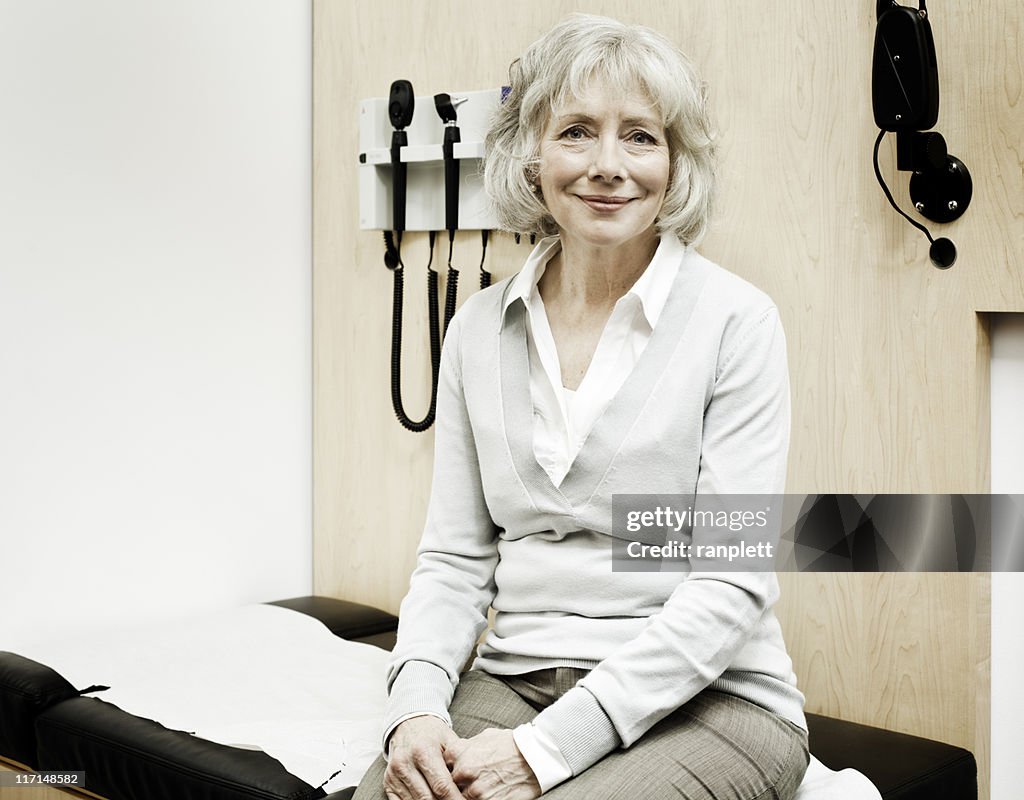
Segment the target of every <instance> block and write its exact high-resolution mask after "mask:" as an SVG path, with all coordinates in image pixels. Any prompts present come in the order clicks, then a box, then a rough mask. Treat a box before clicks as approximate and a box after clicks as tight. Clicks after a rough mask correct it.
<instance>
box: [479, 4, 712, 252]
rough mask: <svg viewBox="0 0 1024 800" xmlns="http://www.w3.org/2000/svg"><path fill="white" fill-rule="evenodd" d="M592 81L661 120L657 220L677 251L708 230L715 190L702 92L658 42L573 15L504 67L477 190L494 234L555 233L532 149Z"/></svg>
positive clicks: (686, 65)
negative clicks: (636, 97)
mask: <svg viewBox="0 0 1024 800" xmlns="http://www.w3.org/2000/svg"><path fill="white" fill-rule="evenodd" d="M595 78H597V79H601V80H603V81H605V82H607V83H608V85H609V86H611V87H613V88H615V89H618V90H621V91H622V92H623V93H624V94H625V93H632V92H636V91H637V89H639V90H640V91H642V92H643V93H644V94H645V95H646V96H647V99H648V100H650V101H651V103H652V104H653V105H654V107H655V108H656V109H657V110H658V111H659V112H660V113H661V117H662V124H663V126H664V128H665V133H666V136H667V141H668V146H669V154H670V163H671V166H670V170H669V187H668V191H667V193H666V195H665V202H664V204H663V205H662V207H661V211H660V213H659V215H658V219H657V223H656V225H657V230H658V232H659V233H661V234H666V233H673V234H675V235H676V237H677V238H678V239H679V241H681V242H682V243H683V244H693V243H695V242H698V241H700V239H701V238H702V237H703V235H704V233H705V232H706V230H707V227H708V221H709V218H710V216H711V205H712V199H713V195H714V188H715V135H714V132H713V130H712V126H711V122H710V119H709V117H708V113H707V92H706V88H705V86H704V84H703V83H702V82H701V80H700V78H699V77H698V75H697V73H696V70H695V69H694V67H693V65H692V64H691V63H690V60H689V59H688V58H687V57H686V56H685V55H684V54H683V53H682V52H681V51H680V50H679V48H677V47H676V46H675V45H674V44H672V42H670V41H669V40H668V39H666V38H665V37H664V36H662V35H661V34H658V33H656V32H654V31H652V30H651V29H650V28H645V27H643V26H641V25H625V24H623V23H621V22H618V21H617V20H614V19H610V18H608V17H598V16H593V15H589V14H574V15H572V16H570V17H568V18H567V19H565V20H563V21H562V22H560V23H559V24H558V25H556V26H555V27H554V28H552V29H551V30H550V31H549V32H548V33H546V34H545V35H544V36H543V37H541V38H540V39H538V40H537V41H536V42H534V43H533V44H532V45H530V47H529V48H527V50H526V52H524V53H523V54H522V55H521V56H520V57H519V58H517V59H516V60H515V61H513V62H512V64H511V65H510V67H509V84H510V86H511V91H510V92H509V94H508V96H507V97H506V98H505V100H504V102H502V103H501V104H500V106H499V107H498V110H497V111H496V112H495V116H494V118H493V119H492V121H491V126H490V129H489V130H488V132H487V137H486V139H485V145H486V152H487V155H486V158H485V161H484V187H485V189H486V191H487V194H488V196H489V198H490V201H491V203H492V205H493V207H494V210H495V213H496V215H497V217H498V220H499V222H500V224H501V226H502V227H503V228H505V229H506V230H510V231H518V232H521V233H540V234H542V235H552V234H556V233H558V225H557V223H556V222H555V220H554V218H553V217H552V216H551V214H550V213H549V212H548V210H547V207H546V206H545V205H544V202H543V199H542V198H541V197H540V195H539V193H538V192H535V191H531V187H532V186H533V184H534V182H535V180H536V178H537V175H538V174H539V170H540V143H541V137H542V135H543V132H544V128H545V127H546V125H547V123H548V119H549V118H550V115H551V114H552V112H553V111H554V109H555V108H557V107H558V106H560V105H561V104H563V103H564V102H565V101H566V100H567V99H568V98H569V97H570V96H574V97H579V96H581V95H582V94H583V93H584V92H585V90H586V88H587V86H588V85H589V84H590V82H591V81H592V80H594V79H595Z"/></svg>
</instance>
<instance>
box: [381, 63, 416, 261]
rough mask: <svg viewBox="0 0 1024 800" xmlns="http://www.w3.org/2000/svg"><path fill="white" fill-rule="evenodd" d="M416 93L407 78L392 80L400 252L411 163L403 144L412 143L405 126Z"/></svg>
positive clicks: (394, 226) (394, 214)
mask: <svg viewBox="0 0 1024 800" xmlns="http://www.w3.org/2000/svg"><path fill="white" fill-rule="evenodd" d="M415 106H416V97H415V96H414V95H413V93H412V84H411V83H410V82H409V81H406V80H397V81H395V82H394V83H392V84H391V94H390V97H389V98H388V117H389V118H390V119H391V125H392V127H393V128H394V129H395V130H394V131H393V132H392V133H391V230H393V231H394V232H395V239H396V243H397V245H398V250H399V252H400V251H401V248H402V232H403V231H404V230H405V186H406V174H407V171H408V166H407V165H406V163H405V162H404V161H402V148H403V147H406V146H408V144H409V136H408V135H407V134H406V132H405V128H406V127H407V126H408V125H409V123H410V122H412V114H413V110H414V108H415Z"/></svg>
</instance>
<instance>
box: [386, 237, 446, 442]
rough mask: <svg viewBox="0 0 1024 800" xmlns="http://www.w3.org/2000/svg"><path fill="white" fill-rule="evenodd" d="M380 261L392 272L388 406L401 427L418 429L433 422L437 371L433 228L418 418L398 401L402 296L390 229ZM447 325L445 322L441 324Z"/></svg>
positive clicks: (399, 261) (399, 268)
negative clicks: (424, 393) (422, 408)
mask: <svg viewBox="0 0 1024 800" xmlns="http://www.w3.org/2000/svg"><path fill="white" fill-rule="evenodd" d="M399 241H401V240H399ZM384 246H385V252H384V263H385V264H386V265H387V267H388V269H390V270H391V271H392V272H393V273H394V291H393V293H392V304H391V406H392V408H393V409H394V411H395V416H396V417H398V421H399V422H400V423H401V424H402V427H404V428H406V429H407V430H410V431H412V432H413V433H422V432H423V431H425V430H427V429H428V428H429V427H430V426H431V425H433V424H434V414H435V412H436V410H437V381H438V376H439V374H440V371H441V331H440V323H439V321H438V315H437V295H438V291H437V270H435V269H432V268H431V265H432V264H433V263H434V232H433V231H431V232H430V260H429V261H428V262H427V318H428V320H429V324H430V372H431V379H430V380H431V385H430V408H429V409H428V410H427V415H426V416H425V417H424V418H423V419H421V420H420V421H419V422H416V421H415V420H412V419H410V418H409V415H408V414H406V413H405V406H404V405H403V403H402V310H403V306H404V296H405V278H404V275H403V273H404V269H405V268H404V265H403V264H402V258H401V254H400V252H399V251H398V248H396V247H395V246H394V243H393V241H392V237H391V232H390V231H387V232H385V233H384ZM445 327H446V328H447V324H446V325H445Z"/></svg>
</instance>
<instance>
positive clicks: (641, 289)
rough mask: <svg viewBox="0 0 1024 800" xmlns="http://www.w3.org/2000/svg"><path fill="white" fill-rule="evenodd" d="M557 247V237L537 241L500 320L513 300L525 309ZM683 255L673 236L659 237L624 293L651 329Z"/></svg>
mask: <svg viewBox="0 0 1024 800" xmlns="http://www.w3.org/2000/svg"><path fill="white" fill-rule="evenodd" d="M561 246H562V242H561V240H560V239H559V238H558V237H557V236H548V237H546V238H544V239H541V240H540V241H539V242H537V245H536V246H535V247H534V248H533V252H531V253H530V257H529V258H527V259H526V263H525V264H524V265H523V268H522V269H521V270H520V271H519V273H518V274H517V275H516V276H515V277H514V278H513V279H512V282H511V283H510V284H509V287H508V291H507V292H506V293H505V300H504V302H503V304H502V308H501V314H502V319H504V317H505V315H506V313H507V312H508V309H509V307H510V306H511V305H512V304H513V303H515V302H516V301H517V300H521V301H522V303H523V305H524V306H529V303H530V296H531V294H532V293H533V291H534V289H535V288H536V286H537V283H538V282H539V281H540V279H541V276H543V275H544V270H545V268H546V267H547V264H548V261H550V260H551V258H552V257H553V256H554V255H555V254H556V253H557V252H558V251H559V249H560V248H561ZM685 252H686V246H685V245H683V244H682V243H681V242H680V241H679V240H678V239H677V238H676V237H675V236H673V235H671V234H669V235H667V236H662V237H661V240H660V241H659V242H658V249H657V250H656V251H655V252H654V257H653V258H652V259H651V263H650V264H648V265H647V269H645V270H644V271H643V274H642V275H641V276H640V277H639V278H637V281H636V283H634V284H633V286H632V287H631V288H630V290H629V291H628V292H627V293H626V295H633V296H635V297H636V298H637V299H638V300H639V302H640V306H641V308H642V309H643V312H644V316H645V317H646V318H647V323H648V324H649V325H650V326H651V328H652V329H653V328H654V326H655V325H656V324H657V322H658V319H659V318H660V317H661V312H662V309H664V308H665V301H666V300H667V299H668V293H669V291H670V290H671V289H672V283H673V282H674V281H675V279H676V275H677V274H678V272H679V265H680V264H681V263H682V260H683V255H684V254H685Z"/></svg>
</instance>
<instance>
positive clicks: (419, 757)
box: [384, 715, 463, 800]
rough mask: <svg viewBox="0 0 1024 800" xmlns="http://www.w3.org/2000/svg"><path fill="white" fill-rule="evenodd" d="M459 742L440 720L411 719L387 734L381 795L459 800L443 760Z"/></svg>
mask: <svg viewBox="0 0 1024 800" xmlns="http://www.w3.org/2000/svg"><path fill="white" fill-rule="evenodd" d="M460 742H462V740H461V739H459V737H458V736H456V735H455V731H453V730H452V729H451V728H449V727H448V726H447V725H445V723H444V721H443V720H440V719H438V718H437V717H433V716H429V715H427V716H422V717H413V718H411V719H407V720H406V721H405V722H403V723H401V724H400V725H399V726H398V727H397V728H395V730H394V731H392V733H391V738H390V740H389V744H388V767H387V769H386V770H385V771H384V793H385V794H386V795H387V797H388V800H463V795H462V794H461V793H460V792H459V788H458V787H457V786H456V785H455V781H453V780H452V775H451V773H450V772H449V771H448V765H447V764H446V759H450V755H448V751H449V748H451V747H452V746H456V745H458V744H459V743H460Z"/></svg>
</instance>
